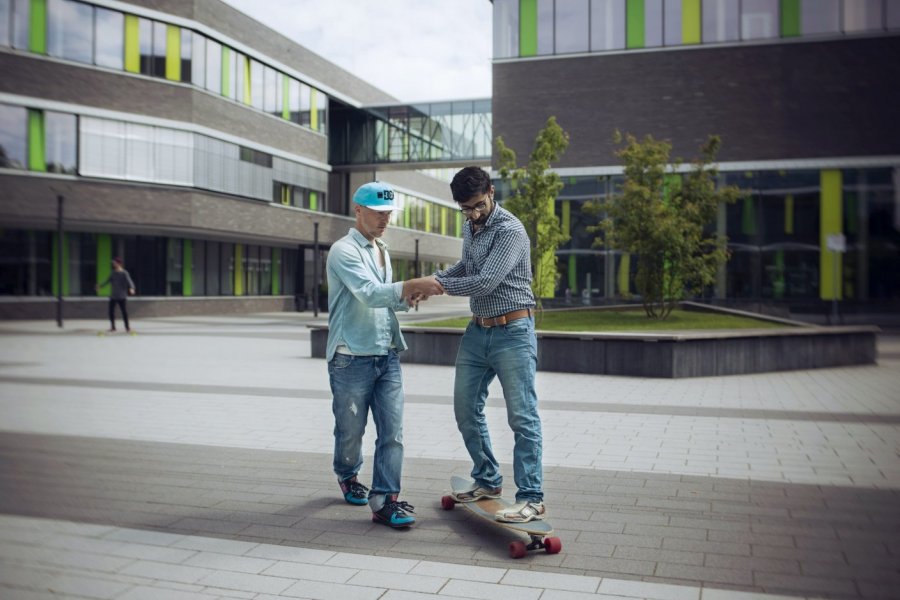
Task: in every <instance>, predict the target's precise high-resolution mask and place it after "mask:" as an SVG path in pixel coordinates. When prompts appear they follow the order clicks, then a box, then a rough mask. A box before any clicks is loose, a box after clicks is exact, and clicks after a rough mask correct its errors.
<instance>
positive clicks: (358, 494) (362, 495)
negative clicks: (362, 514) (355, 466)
mask: <svg viewBox="0 0 900 600" xmlns="http://www.w3.org/2000/svg"><path fill="white" fill-rule="evenodd" d="M338 485H340V486H341V493H342V494H344V500H346V501H347V504H353V505H354V506H363V505H365V504H368V503H369V488H367V487H366V486H364V485H363V484H361V483H360V482H359V481H357V480H356V476H355V475H354V476H353V477H351V478H350V479H345V480H343V481H338Z"/></svg>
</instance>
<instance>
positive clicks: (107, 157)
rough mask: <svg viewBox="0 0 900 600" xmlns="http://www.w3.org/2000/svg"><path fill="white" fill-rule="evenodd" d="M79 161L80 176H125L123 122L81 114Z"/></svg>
mask: <svg viewBox="0 0 900 600" xmlns="http://www.w3.org/2000/svg"><path fill="white" fill-rule="evenodd" d="M79 131H80V135H81V140H80V147H81V162H80V164H79V171H80V173H81V174H82V175H84V176H93V177H117V178H121V177H125V123H123V122H121V121H110V120H107V119H96V118H94V117H84V116H83V117H81V118H80V119H79Z"/></svg>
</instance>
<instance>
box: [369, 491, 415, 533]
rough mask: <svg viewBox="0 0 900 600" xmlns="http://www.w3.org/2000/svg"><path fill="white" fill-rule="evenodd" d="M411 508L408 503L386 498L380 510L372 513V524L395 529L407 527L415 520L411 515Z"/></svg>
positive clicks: (391, 497) (394, 497)
mask: <svg viewBox="0 0 900 600" xmlns="http://www.w3.org/2000/svg"><path fill="white" fill-rule="evenodd" d="M413 508H414V507H412V506H410V504H409V503H408V502H398V501H397V496H388V497H387V498H386V499H385V502H384V506H382V507H381V510H377V511H373V512H372V522H373V523H380V524H382V525H387V526H388V527H393V528H395V529H399V528H401V527H409V526H410V525H412V524H413V523H415V522H416V518H415V517H414V516H413V515H412V513H413V512H415V511H413Z"/></svg>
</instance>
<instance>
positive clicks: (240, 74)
mask: <svg viewBox="0 0 900 600" xmlns="http://www.w3.org/2000/svg"><path fill="white" fill-rule="evenodd" d="M231 56H232V59H231V60H232V62H233V63H234V94H235V95H234V99H235V100H237V101H238V102H241V103H243V102H244V87H245V86H246V81H244V78H245V75H246V72H247V67H246V62H247V58H246V57H245V56H244V55H243V54H241V53H240V52H235V51H232V52H231Z"/></svg>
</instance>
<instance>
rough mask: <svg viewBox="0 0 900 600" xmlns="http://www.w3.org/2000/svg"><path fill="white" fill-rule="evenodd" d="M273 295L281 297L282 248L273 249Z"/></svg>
mask: <svg viewBox="0 0 900 600" xmlns="http://www.w3.org/2000/svg"><path fill="white" fill-rule="evenodd" d="M272 295H273V296H279V295H281V248H272Z"/></svg>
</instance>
